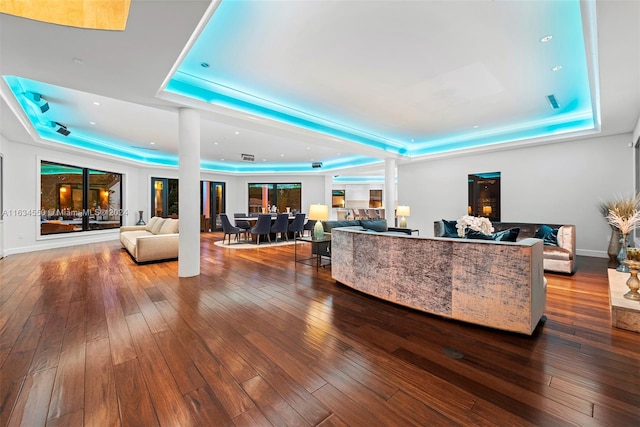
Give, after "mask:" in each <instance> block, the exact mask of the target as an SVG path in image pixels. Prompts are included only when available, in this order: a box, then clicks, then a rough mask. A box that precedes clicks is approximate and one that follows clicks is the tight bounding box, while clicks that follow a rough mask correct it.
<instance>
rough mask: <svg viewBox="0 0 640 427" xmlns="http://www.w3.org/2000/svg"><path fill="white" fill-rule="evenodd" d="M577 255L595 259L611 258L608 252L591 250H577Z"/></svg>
mask: <svg viewBox="0 0 640 427" xmlns="http://www.w3.org/2000/svg"><path fill="white" fill-rule="evenodd" d="M576 255H582V256H591V257H595V258H609V255H608V254H607V252H606V251H592V250H589V249H576Z"/></svg>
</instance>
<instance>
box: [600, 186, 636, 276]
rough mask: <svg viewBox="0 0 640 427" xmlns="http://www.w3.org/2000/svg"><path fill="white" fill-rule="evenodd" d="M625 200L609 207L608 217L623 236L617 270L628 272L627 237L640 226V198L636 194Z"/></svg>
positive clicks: (608, 220)
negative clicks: (626, 262) (639, 207)
mask: <svg viewBox="0 0 640 427" xmlns="http://www.w3.org/2000/svg"><path fill="white" fill-rule="evenodd" d="M621 200H623V199H621ZM623 201H624V203H621V204H619V205H614V206H613V207H611V208H610V209H609V211H608V213H607V216H606V219H607V222H608V223H609V224H610V225H611V226H612V227H615V228H616V229H617V230H618V231H619V232H620V234H621V235H622V238H621V239H620V251H619V253H618V257H617V258H618V261H619V262H620V265H619V266H618V268H617V269H616V270H618V271H622V272H628V271H629V267H627V266H626V265H625V263H624V261H625V260H626V259H627V237H628V235H629V233H631V232H632V231H633V230H634V229H636V228H637V227H638V226H640V209H638V205H639V204H640V199H639V197H638V196H637V195H636V196H635V197H633V198H631V199H626V200H623Z"/></svg>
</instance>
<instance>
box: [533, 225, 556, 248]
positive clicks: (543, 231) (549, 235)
mask: <svg viewBox="0 0 640 427" xmlns="http://www.w3.org/2000/svg"><path fill="white" fill-rule="evenodd" d="M533 237H535V238H536V239H542V240H543V241H544V244H545V245H546V246H558V229H557V228H551V227H549V226H548V225H544V224H543V225H541V226H540V228H538V231H536V234H535V235H534V236H533Z"/></svg>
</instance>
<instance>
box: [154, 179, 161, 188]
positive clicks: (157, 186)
mask: <svg viewBox="0 0 640 427" xmlns="http://www.w3.org/2000/svg"><path fill="white" fill-rule="evenodd" d="M154 186H155V188H156V190H162V181H156V182H155V183H154Z"/></svg>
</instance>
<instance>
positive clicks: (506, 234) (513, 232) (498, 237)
mask: <svg viewBox="0 0 640 427" xmlns="http://www.w3.org/2000/svg"><path fill="white" fill-rule="evenodd" d="M518 234H520V227H513V228H510V229H508V230H504V231H498V232H497V233H493V234H492V236H493V240H495V241H498V242H515V241H516V239H517V238H518Z"/></svg>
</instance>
